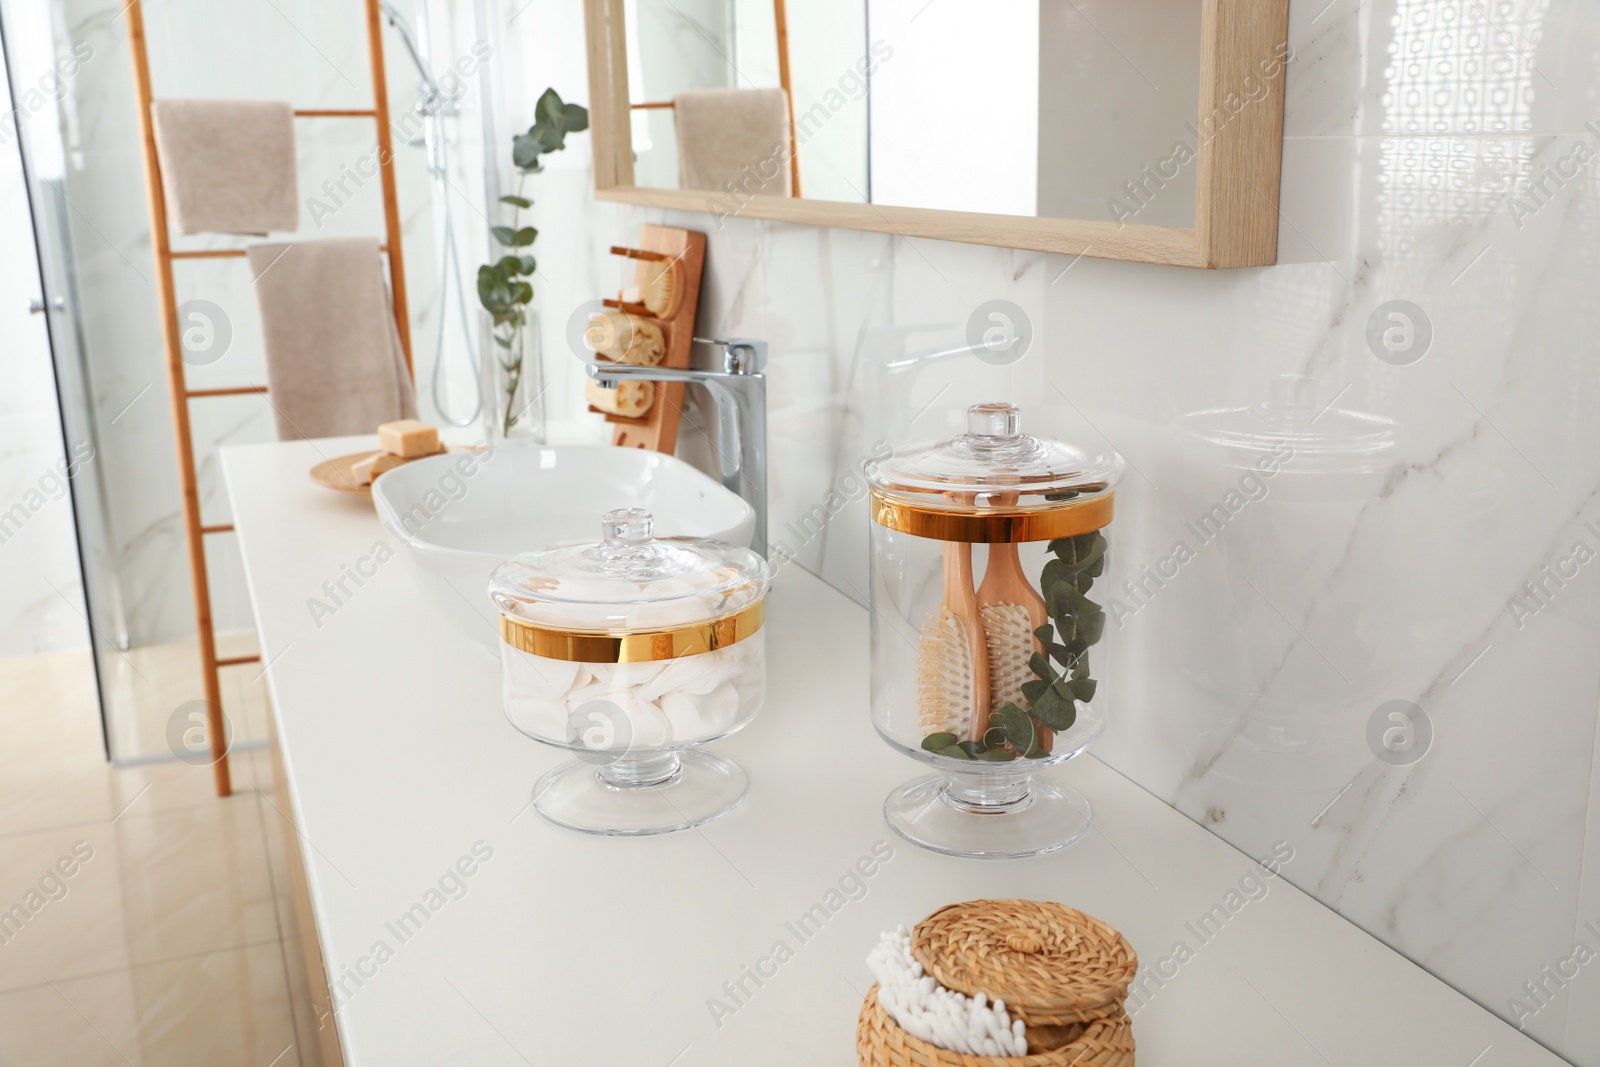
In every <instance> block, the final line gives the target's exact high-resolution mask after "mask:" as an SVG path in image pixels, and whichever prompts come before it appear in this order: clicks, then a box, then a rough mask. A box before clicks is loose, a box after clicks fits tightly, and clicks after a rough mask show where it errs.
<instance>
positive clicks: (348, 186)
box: [0, 0, 482, 763]
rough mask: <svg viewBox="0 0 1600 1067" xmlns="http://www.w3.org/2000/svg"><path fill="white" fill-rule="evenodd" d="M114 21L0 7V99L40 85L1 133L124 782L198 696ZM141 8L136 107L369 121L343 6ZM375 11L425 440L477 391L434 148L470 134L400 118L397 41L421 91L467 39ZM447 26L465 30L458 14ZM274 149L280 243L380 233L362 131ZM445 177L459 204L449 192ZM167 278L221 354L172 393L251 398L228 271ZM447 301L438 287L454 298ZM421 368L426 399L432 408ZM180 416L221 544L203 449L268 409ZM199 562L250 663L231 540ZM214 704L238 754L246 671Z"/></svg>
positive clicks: (241, 406)
mask: <svg viewBox="0 0 1600 1067" xmlns="http://www.w3.org/2000/svg"><path fill="white" fill-rule="evenodd" d="M125 2H126V0H0V17H3V18H4V19H5V29H6V31H7V38H8V46H9V48H8V50H9V53H10V57H11V62H12V67H13V77H14V78H15V79H16V81H17V84H18V85H19V86H38V87H40V88H41V91H39V92H37V93H34V94H32V95H31V96H28V97H27V99H26V100H24V101H23V111H24V113H23V114H21V115H20V116H19V119H20V121H19V122H18V124H17V125H18V131H19V137H20V140H21V143H22V147H23V151H24V158H25V161H26V165H27V175H28V181H29V185H30V191H31V194H32V199H33V204H34V214H35V226H36V229H37V233H38V241H39V244H40V252H41V258H42V260H43V262H44V283H45V289H46V294H47V300H48V302H49V307H50V311H49V314H50V316H51V327H52V328H51V337H52V344H53V348H54V358H55V362H56V374H57V379H58V382H59V383H60V388H61V392H62V406H63V409H64V412H63V415H64V422H65V425H66V430H67V434H68V439H69V441H86V442H89V443H90V444H91V445H92V447H93V448H94V450H95V456H96V461H95V462H94V463H92V464H89V465H88V467H87V469H86V470H85V472H84V473H85V474H86V475H88V477H79V478H76V479H74V482H73V492H74V502H75V504H76V508H77V518H78V523H79V538H80V541H81V542H82V545H83V568H84V572H85V586H86V593H87V599H88V603H89V607H90V614H91V619H92V624H93V625H92V630H93V642H94V648H95V656H96V662H97V665H98V667H99V671H100V685H101V704H102V713H103V717H104V720H105V724H106V734H107V746H108V750H109V753H110V755H111V757H112V758H113V759H114V760H116V761H118V762H123V763H127V762H141V761H145V760H152V759H170V758H173V754H174V751H175V748H176V747H181V745H182V733H183V731H184V730H186V729H189V728H191V727H192V726H193V725H194V722H195V721H196V720H195V719H194V718H193V715H194V713H195V712H196V711H198V710H199V709H201V708H202V707H203V705H202V704H201V703H200V702H201V701H202V700H203V698H204V686H203V682H202V679H201V675H200V659H199V651H198V641H197V638H196V631H195V621H194V611H193V599H192V593H191V583H190V566H189V560H188V553H187V548H186V543H185V538H184V528H183V510H182V500H181V497H180V493H179V488H178V475H177V462H178V461H177V455H176V449H175V446H174V443H173V427H172V410H171V401H170V399H169V389H168V382H167V369H166V363H165V352H164V348H163V344H162V338H161V330H160V317H159V310H158V304H157V297H156V286H155V270H156V268H155V263H154V259H153V257H152V254H151V240H150V232H149V215H148V207H147V203H146V196H145V188H144V181H143V165H142V159H141V156H140V144H139V124H138V117H137V112H136V103H135V100H134V94H133V77H132V69H131V56H130V50H129V44H128V30H127V20H126V19H125V18H124V17H123V13H124V12H125V10H126V9H125V7H124V4H125ZM439 6H440V7H444V6H446V5H442V4H441V5H439ZM142 9H143V13H144V20H145V25H146V30H147V37H148V47H149V56H150V70H151V79H152V85H153V89H154V93H155V96H156V97H157V98H164V97H165V98H234V99H263V100H287V101H290V102H292V103H293V104H294V105H295V106H296V107H297V108H316V109H366V108H369V107H370V106H371V99H370V92H371V90H370V86H371V75H370V68H369V65H368V53H367V38H366V33H367V25H366V17H365V4H364V3H363V0H337V2H334V0H270V2H269V0H230V2H228V3H224V4H219V3H215V2H214V0H143V3H142ZM385 10H386V14H389V15H391V16H392V19H390V20H386V22H387V24H386V26H385V29H384V45H385V49H386V55H387V60H388V62H387V65H386V73H387V75H388V81H389V99H390V107H391V112H392V117H393V125H394V127H395V129H394V133H395V153H396V159H395V168H396V182H397V186H398V197H399V205H400V209H401V216H402V226H403V241H404V248H405V263H406V277H407V289H408V293H409V295H410V305H411V334H412V337H413V345H414V357H415V362H416V377H417V382H418V400H419V404H420V406H421V410H422V414H423V417H424V418H428V419H431V420H434V421H444V420H442V419H441V418H440V412H439V410H438V408H437V407H436V406H435V403H434V397H435V395H438V396H440V397H442V398H443V400H444V407H445V408H446V409H447V412H446V413H447V414H451V415H454V416H456V417H457V418H458V419H459V416H460V414H461V413H462V410H463V409H464V408H469V407H470V406H471V403H472V401H473V399H474V398H475V395H476V375H475V372H474V370H473V361H474V355H473V352H472V350H471V349H472V344H473V342H474V341H475V338H473V337H472V336H471V335H470V333H469V328H470V330H473V331H475V330H476V329H477V322H476V314H475V311H473V310H472V309H471V308H468V307H467V306H466V305H465V303H464V300H462V299H459V297H465V298H466V299H471V297H472V294H473V293H474V291H475V289H474V287H473V284H472V271H473V270H474V269H475V265H476V263H477V262H478V261H479V260H478V259H477V256H478V255H479V249H480V248H481V244H477V243H474V242H476V241H478V240H479V231H480V230H481V227H482V223H481V216H482V207H481V200H479V199H478V196H479V194H481V189H482V183H481V179H478V178H475V177H474V178H472V179H471V180H470V181H464V178H463V177H462V176H461V175H462V171H461V170H460V169H459V163H458V159H459V157H460V156H461V155H462V154H463V153H461V152H456V153H454V154H453V155H452V153H451V149H453V148H454V145H453V144H451V143H447V141H446V140H445V139H448V138H460V136H461V132H462V130H466V131H467V133H468V134H469V135H470V136H469V139H470V140H471V141H473V142H476V140H477V131H476V127H475V124H476V123H477V121H478V118H477V115H476V114H475V113H474V112H473V111H472V110H471V104H472V100H473V99H474V97H473V95H472V93H467V92H464V93H463V94H462V96H461V99H459V100H457V101H456V102H455V104H454V105H453V112H452V113H451V114H450V116H449V117H448V118H441V119H439V120H437V121H428V120H427V119H426V116H425V115H424V114H422V113H419V112H417V111H416V110H415V109H414V105H415V104H417V103H418V101H419V88H418V86H419V80H420V79H419V74H418V68H417V66H416V65H414V64H413V62H412V60H411V58H410V57H409V55H408V51H409V49H408V46H407V44H406V43H405V42H404V40H403V39H402V36H401V32H400V30H399V29H398V28H397V25H398V24H408V26H407V33H409V34H412V35H413V38H414V41H415V43H416V46H417V50H418V55H419V57H420V58H422V59H423V61H424V62H425V63H430V62H431V65H432V66H433V69H434V72H435V75H436V80H438V81H443V79H442V78H441V77H438V75H440V74H441V73H442V71H443V69H444V68H446V67H448V66H450V65H451V64H452V63H454V62H455V61H456V59H457V56H458V55H466V56H467V57H468V58H469V59H472V58H473V57H472V52H471V51H470V43H471V40H472V38H471V37H468V38H467V39H466V41H465V42H464V43H462V44H461V45H460V46H459V48H458V45H457V41H456V40H455V37H454V35H451V34H443V33H438V32H436V33H432V34H430V33H428V29H429V26H428V21H427V19H426V17H425V16H426V15H427V14H428V13H427V12H424V11H422V10H420V9H412V8H411V7H410V5H409V4H404V3H403V4H402V5H401V6H400V7H395V8H389V7H388V6H387V5H386V6H385ZM439 18H440V19H442V20H443V19H446V18H447V16H445V15H441V16H439ZM464 18H465V23H466V25H467V26H470V25H471V23H472V17H471V11H470V9H468V10H467V12H466V14H465V16H464ZM429 45H431V46H432V53H433V54H432V55H431V56H430V55H429V52H428V51H427V50H426V49H427V48H428V46H429ZM446 53H448V54H446ZM458 77H459V80H460V81H461V82H462V83H463V84H464V85H466V86H468V87H473V86H475V84H476V78H475V77H472V76H458ZM474 91H475V89H474ZM20 95H21V94H20V92H19V96H20ZM295 132H296V147H297V162H298V169H299V185H300V199H301V203H302V208H301V221H300V228H299V230H298V231H297V232H296V234H294V235H293V239H297V240H315V239H322V238H329V237H345V236H357V235H360V236H379V237H380V238H381V235H382V233H383V228H384V227H383V201H382V190H381V187H380V183H379V181H378V179H377V177H376V171H375V169H374V168H372V167H371V160H372V159H374V158H375V152H376V139H375V131H374V130H373V128H372V120H371V119H370V118H313V119H301V120H298V121H297V123H296V131H295ZM430 137H432V138H434V139H435V140H434V144H433V146H432V151H431V154H432V156H433V158H435V159H436V160H437V159H439V158H440V157H441V156H443V158H444V159H445V160H446V162H447V164H448V165H449V167H450V171H451V172H453V173H454V174H455V175H457V177H455V178H453V179H451V180H450V181H446V180H444V178H442V177H439V176H430V167H429V158H430V145H429V140H430ZM364 175H365V176H364ZM452 182H453V183H454V184H455V185H456V189H457V190H459V189H462V188H469V189H471V190H472V192H473V194H474V195H473V196H471V197H465V196H462V195H461V194H460V193H459V192H458V191H457V192H451V191H450V189H449V186H450V185H451V184H452ZM446 196H454V197H456V198H457V199H456V202H455V203H454V204H453V205H452V208H453V215H454V221H455V228H456V230H457V231H458V232H457V233H455V234H454V235H453V239H454V240H455V241H456V242H458V246H457V249H458V255H457V256H456V257H454V258H453V259H452V260H451V262H450V270H451V272H452V273H451V274H450V275H443V274H442V273H441V263H440V259H439V255H438V252H437V249H438V248H439V247H440V244H441V240H442V238H444V237H445V236H446V235H445V234H444V233H442V232H441V230H440V226H439V218H440V214H441V212H440V205H441V203H442V202H443V198H444V197H446ZM469 220H470V221H469ZM459 231H469V232H470V234H471V236H472V238H473V241H467V242H464V243H463V233H462V232H459ZM273 239H275V240H277V239H285V238H284V237H283V236H282V235H274V238H273ZM247 243H249V242H248V239H243V238H236V237H227V236H221V235H193V236H182V235H177V234H174V235H173V247H174V249H175V250H178V251H187V250H201V249H224V248H227V249H232V248H243V247H244V246H245V245H246V244H247ZM174 271H175V279H176V286H177V295H178V302H179V305H180V319H185V320H186V316H187V311H188V309H187V308H186V307H185V305H187V304H189V303H190V302H200V301H204V302H205V303H204V304H198V303H197V304H193V305H191V307H193V308H198V309H203V310H206V311H208V312H209V315H210V317H212V318H214V319H215V321H216V322H218V323H221V324H224V325H225V327H226V332H227V334H228V335H229V337H230V340H229V342H228V344H227V345H226V347H225V348H222V350H221V351H217V352H213V353H209V354H208V356H209V358H207V359H205V360H196V361H195V362H194V363H193V364H192V365H189V366H186V368H185V371H186V375H187V381H188V386H189V388H191V389H215V388H226V387H231V386H243V385H259V384H262V383H264V382H265V364H264V357H263V353H262V346H261V339H260V316H259V314H258V311H257V307H256V300H255V293H254V291H253V290H252V288H251V282H250V274H249V268H248V266H247V265H246V263H245V261H244V260H243V259H241V258H226V259H189V260H183V259H180V260H178V261H177V262H176V264H175V266H174ZM457 276H459V277H461V279H462V281H461V285H460V286H458V285H457V283H456V277H457ZM441 283H443V284H442V285H441ZM441 289H443V290H444V291H445V292H448V293H449V296H448V300H449V301H450V302H451V304H453V305H454V306H450V307H447V308H446V309H445V311H446V315H447V321H446V329H445V330H444V332H443V337H442V339H441V338H440V334H439V312H440V300H441V296H442V295H443V294H442V293H441ZM451 290H459V297H458V292H452V291H451ZM193 321H197V320H193ZM436 361H437V362H441V366H440V373H439V383H440V384H439V387H438V389H437V390H434V389H430V384H431V382H432V380H433V371H434V365H435V362H436ZM189 411H190V418H191V423H192V430H193V437H194V447H195V461H196V470H197V474H198V483H199V492H200V497H201V512H202V522H203V523H204V525H206V526H208V527H213V526H214V527H226V526H228V525H229V524H230V523H231V521H232V516H231V514H230V512H229V507H228V501H227V494H226V489H225V486H224V485H223V484H222V480H221V471H220V465H219V463H218V457H217V450H218V449H219V448H220V447H223V446H226V445H235V444H248V443H252V442H265V441H271V440H274V439H275V432H274V429H273V420H272V414H271V408H270V407H269V405H268V402H267V401H266V400H265V399H264V398H262V397H261V396H259V395H256V396H248V395H247V396H234V397H222V398H204V399H195V400H192V401H190V402H189ZM206 551H207V558H208V561H209V567H210V578H211V608H212V614H213V617H214V619H215V622H216V632H217V654H218V656H219V658H222V659H228V658H234V657H247V656H250V655H253V654H255V653H256V651H257V649H256V642H255V635H254V628H253V622H252V619H251V615H250V610H249V602H248V596H247V592H246V589H245V585H244V580H243V576H242V569H241V567H240V564H239V557H238V550H237V545H236V542H235V540H234V536H233V534H232V533H231V532H228V531H226V530H223V531H220V532H216V533H211V534H208V535H207V537H206ZM313 592H314V590H307V596H310V595H311V594H312V593H313ZM222 691H223V710H224V712H225V714H226V716H227V719H228V722H229V726H230V728H231V730H232V734H233V739H234V744H235V746H236V747H249V746H251V745H254V744H259V743H260V742H261V741H262V739H263V738H264V736H265V718H264V715H265V711H266V701H267V695H266V684H265V680H264V677H263V665H262V664H260V663H256V662H249V663H243V664H239V665H236V666H231V667H225V668H223V671H222Z"/></svg>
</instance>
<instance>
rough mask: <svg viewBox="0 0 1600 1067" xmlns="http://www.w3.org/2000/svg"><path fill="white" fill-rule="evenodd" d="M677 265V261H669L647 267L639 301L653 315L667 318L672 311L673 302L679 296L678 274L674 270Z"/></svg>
mask: <svg viewBox="0 0 1600 1067" xmlns="http://www.w3.org/2000/svg"><path fill="white" fill-rule="evenodd" d="M676 263H677V260H668V261H666V262H655V263H648V264H646V265H645V279H644V284H643V285H641V286H639V300H640V302H641V303H642V304H644V306H645V307H647V308H649V309H650V314H652V315H659V316H666V315H668V314H670V313H671V311H672V304H673V300H674V299H675V298H676V297H677V295H678V272H677V271H676V270H674V269H673V267H674V266H675V265H676Z"/></svg>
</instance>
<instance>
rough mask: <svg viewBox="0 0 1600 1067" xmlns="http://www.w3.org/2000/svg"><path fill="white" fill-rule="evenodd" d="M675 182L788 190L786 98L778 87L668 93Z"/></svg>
mask: <svg viewBox="0 0 1600 1067" xmlns="http://www.w3.org/2000/svg"><path fill="white" fill-rule="evenodd" d="M672 122H673V128H674V129H675V130H676V131H677V137H678V186H679V188H682V189H708V190H712V191H715V192H728V191H729V190H728V187H727V185H728V182H730V181H731V182H733V183H734V186H735V188H736V189H738V190H739V191H742V192H744V193H745V194H747V195H762V196H789V195H791V194H790V192H789V100H788V97H787V96H786V95H785V94H784V91H783V90H782V89H702V90H699V91H697V92H692V93H679V94H678V95H677V96H675V97H673V98H672Z"/></svg>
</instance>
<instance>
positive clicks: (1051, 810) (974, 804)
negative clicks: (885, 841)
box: [883, 774, 1090, 859]
mask: <svg viewBox="0 0 1600 1067" xmlns="http://www.w3.org/2000/svg"><path fill="white" fill-rule="evenodd" d="M883 817H884V819H886V820H887V821H888V823H889V826H890V828H891V829H893V830H894V832H895V833H897V834H899V835H900V836H901V837H903V838H905V839H906V840H907V841H910V842H911V843H912V844H914V845H920V846H922V847H923V848H926V849H932V850H933V851H934V852H943V853H946V854H947V855H951V856H972V857H974V858H977V859H1015V858H1018V857H1021V856H1037V855H1040V854H1042V853H1045V852H1054V851H1055V850H1056V849H1058V848H1065V847H1066V846H1068V845H1070V844H1072V842H1074V841H1076V840H1077V839H1078V838H1080V837H1082V836H1083V835H1084V833H1085V832H1086V831H1087V830H1088V829H1089V824H1090V811H1089V801H1088V799H1087V798H1085V797H1084V795H1083V794H1082V793H1080V792H1078V791H1077V790H1076V789H1072V788H1069V787H1067V786H1064V785H1061V784H1059V783H1057V782H1052V781H1048V780H1046V779H1044V778H1033V777H1029V776H1022V777H1020V778H994V777H990V776H983V775H973V776H966V775H944V774H934V775H929V776H928V777H926V778H917V779H915V780H913V781H910V782H907V783H906V784H905V785H903V786H901V787H900V788H899V789H896V790H895V791H894V792H892V793H890V794H889V797H888V799H887V800H885V801H884V802H883Z"/></svg>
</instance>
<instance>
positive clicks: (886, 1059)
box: [856, 984, 1133, 1067]
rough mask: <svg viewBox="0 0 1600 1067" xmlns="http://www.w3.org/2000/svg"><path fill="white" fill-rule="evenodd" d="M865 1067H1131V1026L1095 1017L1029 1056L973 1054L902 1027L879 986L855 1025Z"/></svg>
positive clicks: (858, 1054) (870, 992)
mask: <svg viewBox="0 0 1600 1067" xmlns="http://www.w3.org/2000/svg"><path fill="white" fill-rule="evenodd" d="M856 1058H857V1059H858V1060H859V1061H860V1063H861V1067H1133V1023H1132V1022H1131V1021H1130V1020H1129V1019H1128V1017H1127V1016H1126V1015H1123V1016H1121V1017H1120V1018H1117V1019H1097V1020H1096V1021H1094V1022H1092V1023H1090V1024H1088V1025H1087V1026H1086V1027H1085V1028H1084V1030H1083V1033H1082V1034H1081V1036H1079V1038H1078V1039H1077V1040H1076V1041H1073V1042H1071V1043H1069V1044H1066V1045H1062V1046H1061V1047H1060V1048H1057V1049H1052V1050H1051V1051H1049V1052H1038V1053H1030V1054H1029V1055H1026V1056H969V1055H967V1054H966V1053H964V1052H951V1051H950V1050H949V1049H943V1048H940V1047H939V1046H938V1045H930V1044H928V1042H926V1041H924V1040H922V1039H921V1038H919V1037H913V1036H912V1035H911V1034H908V1033H906V1032H905V1031H904V1030H902V1029H900V1024H899V1023H897V1022H895V1021H894V1020H893V1019H891V1018H889V1013H888V1012H886V1011H884V1010H883V1005H882V1004H879V1003H878V987H877V985H876V984H874V985H873V987H872V988H871V989H869V990H867V999H866V1000H865V1001H864V1002H863V1003H862V1005H861V1021H860V1022H858V1023H857V1024H856Z"/></svg>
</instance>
